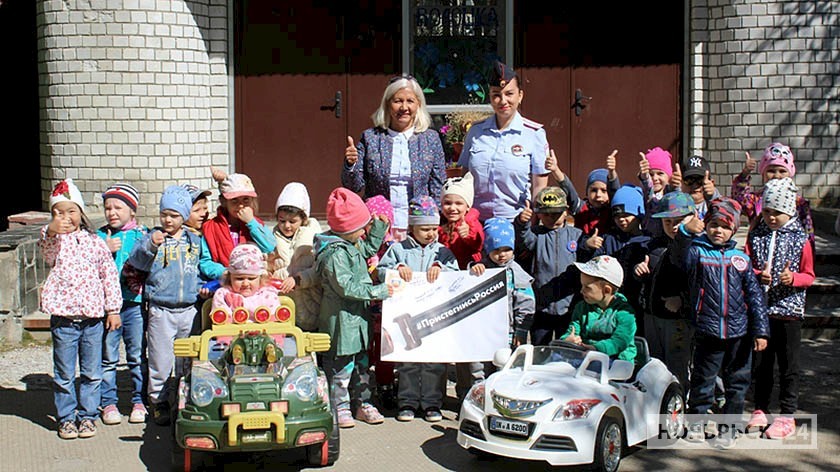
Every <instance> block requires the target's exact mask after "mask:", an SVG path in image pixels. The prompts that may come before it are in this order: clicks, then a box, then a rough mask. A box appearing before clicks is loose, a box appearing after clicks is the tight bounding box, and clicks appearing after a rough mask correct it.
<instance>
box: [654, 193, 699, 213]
mask: <svg viewBox="0 0 840 472" xmlns="http://www.w3.org/2000/svg"><path fill="white" fill-rule="evenodd" d="M694 210H695V208H694V199H692V198H691V195H689V194H687V193H685V192H680V191H676V192H668V193H666V194H665V195H663V196H662V200H660V201H659V212H658V213H654V214H653V215H651V217H652V218H676V217H678V216H685V215H691V214H693V213H694Z"/></svg>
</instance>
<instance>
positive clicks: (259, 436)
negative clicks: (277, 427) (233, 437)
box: [241, 431, 271, 444]
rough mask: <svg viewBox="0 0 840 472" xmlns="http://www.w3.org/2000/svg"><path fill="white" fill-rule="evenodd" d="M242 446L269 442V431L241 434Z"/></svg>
mask: <svg viewBox="0 0 840 472" xmlns="http://www.w3.org/2000/svg"><path fill="white" fill-rule="evenodd" d="M241 441H242V444H252V443H265V442H271V431H259V432H251V433H242V436H241Z"/></svg>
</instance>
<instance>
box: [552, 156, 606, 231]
mask: <svg viewBox="0 0 840 472" xmlns="http://www.w3.org/2000/svg"><path fill="white" fill-rule="evenodd" d="M616 154H618V151H617V150H614V151H613V152H612V154H610V155H609V156H607V167H606V168H601V169H595V170H593V171H592V172H590V173H589V176H588V177H587V178H586V201H584V203H583V205H581V207H580V209H579V210H578V211H577V212H576V213H575V215H574V216H575V227H577V228H580V229H581V231H583V234H585V235H591V234H593V233H594V232H595V230H596V229H597V230H598V231H599V232H600V234H602V235H603V234H605V233H606V232H607V231H609V230H610V229H612V227H613V221H612V217H611V216H610V199H611V198H612V196H613V195H614V194H615V192H617V191H618V189H619V188H620V187H621V182H620V181H619V180H618V172H617V171H616V170H615V156H616ZM555 178H556V176H555Z"/></svg>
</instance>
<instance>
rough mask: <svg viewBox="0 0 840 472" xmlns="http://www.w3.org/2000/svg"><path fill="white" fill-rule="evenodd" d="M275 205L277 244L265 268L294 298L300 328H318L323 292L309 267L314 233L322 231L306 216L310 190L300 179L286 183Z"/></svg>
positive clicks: (282, 291) (313, 262)
mask: <svg viewBox="0 0 840 472" xmlns="http://www.w3.org/2000/svg"><path fill="white" fill-rule="evenodd" d="M274 208H275V212H276V214H277V226H275V227H274V239H275V241H276V243H277V247H276V248H275V249H274V251H272V252H271V253H269V255H268V271H269V273H270V274H271V278H272V279H275V280H277V281H278V282H279V285H278V287H279V289H280V292H281V293H288V294H289V296H290V297H291V298H292V299H293V300H294V301H295V323H296V324H297V325H298V326H299V327H300V328H301V329H303V330H306V331H314V330H316V329H317V328H318V311H319V309H320V305H321V294H322V292H321V290H320V285H319V284H318V282H317V277H315V276H316V274H315V271H314V270H312V267H313V266H314V265H315V251H314V249H313V247H312V244H313V241H314V239H315V235H316V234H318V233H320V232H321V231H322V230H321V225H320V224H319V223H318V220H316V219H315V218H310V217H309V212H310V203H309V192H308V191H307V190H306V186H304V185H303V184H302V183H300V182H290V183H288V184H286V186H285V187H283V191H282V192H280V196H278V197H277V203H276V204H275V206H274ZM290 292H291V293H290Z"/></svg>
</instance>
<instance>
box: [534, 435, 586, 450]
mask: <svg viewBox="0 0 840 472" xmlns="http://www.w3.org/2000/svg"><path fill="white" fill-rule="evenodd" d="M531 449H542V450H547V451H577V445H575V441H574V440H573V439H572V438H569V437H566V436H550V435H547V434H545V435H542V436H540V438H539V439H537V441H536V442H535V443H534V445H533V446H531Z"/></svg>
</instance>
